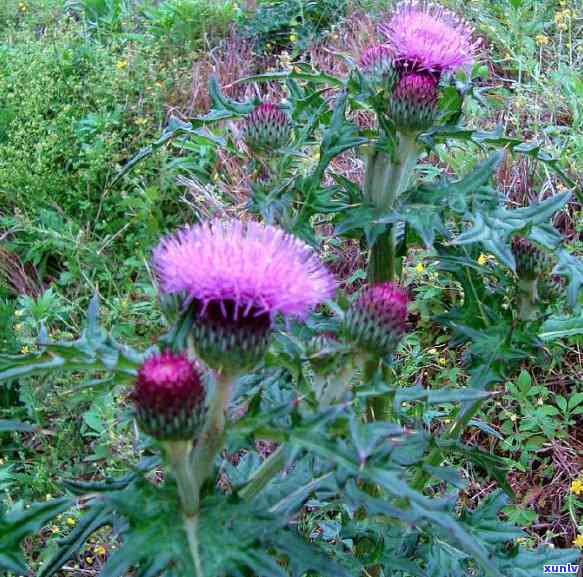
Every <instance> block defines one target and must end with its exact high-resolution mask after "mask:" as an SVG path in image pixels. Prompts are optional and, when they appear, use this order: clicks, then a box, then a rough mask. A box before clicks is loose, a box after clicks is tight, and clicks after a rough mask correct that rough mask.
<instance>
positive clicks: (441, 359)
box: [437, 357, 447, 367]
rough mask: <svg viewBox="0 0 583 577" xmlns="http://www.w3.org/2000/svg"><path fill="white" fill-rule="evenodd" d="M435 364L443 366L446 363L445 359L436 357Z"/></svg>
mask: <svg viewBox="0 0 583 577" xmlns="http://www.w3.org/2000/svg"><path fill="white" fill-rule="evenodd" d="M437 364H439V365H441V366H442V367H444V366H445V365H447V359H444V358H443V357H440V358H439V359H437Z"/></svg>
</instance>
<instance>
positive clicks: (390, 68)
mask: <svg viewBox="0 0 583 577" xmlns="http://www.w3.org/2000/svg"><path fill="white" fill-rule="evenodd" d="M359 68H360V71H361V72H362V74H363V76H364V77H365V78H366V79H367V80H368V81H369V83H370V84H371V85H372V86H373V88H375V89H377V90H392V88H393V85H394V84H395V80H396V79H397V70H396V68H395V64H394V60H393V51H392V50H391V49H390V48H389V47H388V46H386V45H384V44H378V45H377V46H371V47H370V48H367V49H366V50H365V51H364V52H363V53H362V56H361V57H360V62H359Z"/></svg>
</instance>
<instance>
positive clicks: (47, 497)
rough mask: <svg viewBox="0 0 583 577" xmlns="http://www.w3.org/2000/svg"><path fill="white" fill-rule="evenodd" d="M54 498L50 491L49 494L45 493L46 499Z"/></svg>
mask: <svg viewBox="0 0 583 577" xmlns="http://www.w3.org/2000/svg"><path fill="white" fill-rule="evenodd" d="M52 498H53V496H52V495H51V494H50V493H47V494H46V495H45V499H46V500H47V501H50V500H51V499H52Z"/></svg>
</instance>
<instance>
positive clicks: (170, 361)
mask: <svg viewBox="0 0 583 577" xmlns="http://www.w3.org/2000/svg"><path fill="white" fill-rule="evenodd" d="M204 398H205V391H204V388H203V386H202V383H201V379H200V374H199V373H198V371H197V369H196V368H195V366H194V365H193V364H192V362H191V361H189V360H188V359H187V358H186V357H185V356H184V355H175V354H173V353H171V352H164V353H162V354H157V355H153V356H151V357H150V358H148V359H146V360H145V361H144V363H143V365H142V366H141V367H140V369H139V371H138V378H137V379H136V385H135V388H134V391H133V393H132V399H133V401H134V403H135V406H136V413H137V420H138V423H139V425H140V427H141V429H142V430H143V431H144V432H146V433H148V434H149V435H151V436H152V437H155V438H156V439H159V440H164V441H165V440H179V439H186V440H188V439H192V438H193V437H194V436H195V434H196V432H197V430H198V429H199V428H200V425H201V424H202V421H203V417H204V411H205V408H204Z"/></svg>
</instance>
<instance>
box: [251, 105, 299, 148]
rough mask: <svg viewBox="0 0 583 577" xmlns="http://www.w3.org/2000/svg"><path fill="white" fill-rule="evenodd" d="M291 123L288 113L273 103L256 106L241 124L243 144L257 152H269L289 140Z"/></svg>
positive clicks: (282, 145) (281, 146) (284, 145)
mask: <svg viewBox="0 0 583 577" xmlns="http://www.w3.org/2000/svg"><path fill="white" fill-rule="evenodd" d="M291 133H292V125H291V121H290V119H289V117H288V115H287V114H286V113H285V112H283V111H282V110H280V109H279V108H278V107H277V106H276V105H275V104H270V103H269V102H264V103H263V104H260V105H259V106H257V107H256V108H255V109H254V110H253V112H251V114H249V116H247V118H245V122H244V124H243V138H244V139H245V144H247V146H248V147H249V148H250V149H251V150H254V151H257V152H270V151H274V150H279V149H281V148H284V147H286V146H287V145H288V144H289V143H290V140H291Z"/></svg>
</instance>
